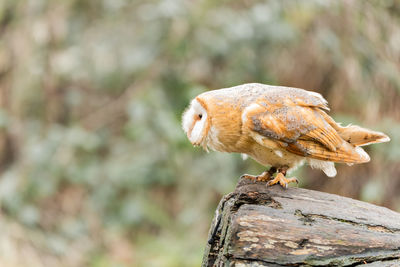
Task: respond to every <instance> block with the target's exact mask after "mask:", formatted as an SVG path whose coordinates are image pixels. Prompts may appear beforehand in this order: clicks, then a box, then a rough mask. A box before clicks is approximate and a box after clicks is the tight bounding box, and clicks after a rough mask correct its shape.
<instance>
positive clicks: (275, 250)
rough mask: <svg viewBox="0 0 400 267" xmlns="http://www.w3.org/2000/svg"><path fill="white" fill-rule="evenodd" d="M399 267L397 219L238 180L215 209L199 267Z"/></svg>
mask: <svg viewBox="0 0 400 267" xmlns="http://www.w3.org/2000/svg"><path fill="white" fill-rule="evenodd" d="M359 265H360V266H366V267H370V266H400V213H397V212H394V211H392V210H389V209H387V208H384V207H379V206H375V205H372V204H369V203H365V202H362V201H358V200H354V199H350V198H346V197H341V196H337V195H332V194H327V193H323V192H317V191H312V190H306V189H301V188H289V189H286V190H285V189H283V188H281V187H280V186H272V187H267V186H266V184H265V183H263V182H252V181H250V180H248V179H240V181H239V183H238V185H237V187H236V190H235V191H234V192H232V193H230V194H228V195H226V196H225V197H224V198H223V199H222V200H221V202H220V204H219V206H218V208H217V211H216V214H215V217H214V220H213V223H212V226H211V229H210V233H209V240H208V244H207V246H206V250H205V254H204V258H203V264H202V266H204V267H205V266H359Z"/></svg>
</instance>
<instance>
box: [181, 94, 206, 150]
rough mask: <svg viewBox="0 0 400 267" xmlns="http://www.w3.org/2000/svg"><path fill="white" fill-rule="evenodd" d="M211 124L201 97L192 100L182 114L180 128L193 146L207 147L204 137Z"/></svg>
mask: <svg viewBox="0 0 400 267" xmlns="http://www.w3.org/2000/svg"><path fill="white" fill-rule="evenodd" d="M210 126H211V118H210V116H209V114H208V113H207V106H206V105H205V103H204V101H202V100H201V98H199V97H196V98H195V99H193V100H192V102H191V103H190V105H189V107H188V108H187V109H186V110H185V112H184V113H183V116H182V128H183V130H184V131H185V133H186V135H187V137H188V138H189V141H190V142H191V143H192V144H193V145H195V146H202V147H203V148H206V147H207V142H206V137H207V135H208V131H209V129H210Z"/></svg>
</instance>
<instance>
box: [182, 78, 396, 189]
mask: <svg viewBox="0 0 400 267" xmlns="http://www.w3.org/2000/svg"><path fill="white" fill-rule="evenodd" d="M327 110H329V108H328V106H327V101H326V100H325V99H324V98H323V97H322V96H321V95H320V94H318V93H315V92H310V91H306V90H303V89H298V88H290V87H280V86H270V85H263V84H256V83H253V84H244V85H240V86H236V87H232V88H225V89H220V90H214V91H208V92H205V93H203V94H200V95H199V96H197V97H196V98H195V99H194V100H193V101H192V102H191V105H190V107H189V108H188V109H187V110H186V111H185V113H184V115H183V121H182V122H183V129H184V131H185V133H186V134H187V136H188V138H189V140H190V141H191V142H192V144H194V145H200V146H203V148H205V149H208V148H211V149H213V150H218V151H223V152H237V153H243V154H247V155H249V156H251V157H252V158H254V159H255V160H256V161H258V162H259V163H261V164H263V165H271V166H272V167H274V168H273V169H272V170H274V169H275V168H276V169H277V170H278V174H279V175H277V177H276V178H275V179H274V180H273V181H271V182H270V183H271V184H274V183H277V182H279V183H280V184H281V185H287V184H285V180H282V179H283V178H282V175H285V174H286V170H288V169H293V168H294V167H296V166H298V165H299V164H301V163H303V162H304V161H307V162H308V163H309V164H310V165H311V166H312V167H316V168H320V169H322V170H323V171H324V172H325V173H326V174H327V175H328V176H335V175H336V170H335V167H334V164H333V162H338V163H348V164H353V163H364V162H368V161H369V160H370V158H369V156H368V154H367V153H366V152H365V151H364V150H363V149H362V148H361V147H359V146H362V145H367V144H371V143H380V142H387V141H389V140H390V139H389V137H388V136H386V135H385V134H383V133H380V132H374V131H371V130H368V129H365V128H361V127H359V126H348V127H342V126H340V125H339V124H337V123H336V122H335V121H334V120H333V119H332V118H331V117H330V116H329V115H328V114H326V112H325V111H327ZM271 174H272V173H271V172H269V173H264V174H263V175H261V176H258V179H259V180H265V179H266V178H268V179H269V178H271ZM291 181H293V179H292V180H291Z"/></svg>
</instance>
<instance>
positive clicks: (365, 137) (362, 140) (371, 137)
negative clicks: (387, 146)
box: [336, 125, 390, 146]
mask: <svg viewBox="0 0 400 267" xmlns="http://www.w3.org/2000/svg"><path fill="white" fill-rule="evenodd" d="M336 131H337V132H338V133H339V135H340V137H342V138H343V139H344V140H346V141H347V142H349V143H350V144H352V145H354V146H365V145H369V144H375V143H384V142H389V141H390V138H389V136H387V135H386V134H384V133H381V132H375V131H372V130H369V129H366V128H362V127H360V126H357V125H349V126H347V127H341V126H339V127H337V128H336Z"/></svg>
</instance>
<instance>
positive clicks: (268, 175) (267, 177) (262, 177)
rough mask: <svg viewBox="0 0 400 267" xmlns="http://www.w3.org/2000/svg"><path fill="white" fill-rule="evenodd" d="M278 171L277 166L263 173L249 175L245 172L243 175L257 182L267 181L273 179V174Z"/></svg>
mask: <svg viewBox="0 0 400 267" xmlns="http://www.w3.org/2000/svg"><path fill="white" fill-rule="evenodd" d="M274 173H276V168H275V167H271V168H270V169H269V170H268V171H266V172H263V173H261V174H260V175H256V176H255V175H249V174H244V175H243V176H242V177H243V178H246V179H250V180H253V181H254V180H255V181H257V182H266V181H269V180H271V178H272V176H273V175H274Z"/></svg>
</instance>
